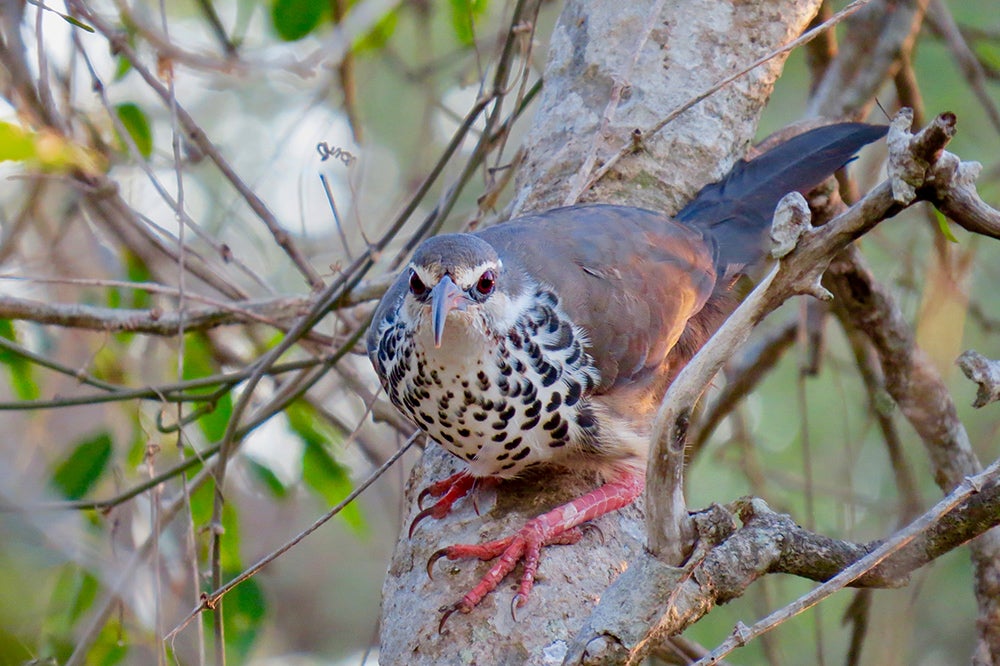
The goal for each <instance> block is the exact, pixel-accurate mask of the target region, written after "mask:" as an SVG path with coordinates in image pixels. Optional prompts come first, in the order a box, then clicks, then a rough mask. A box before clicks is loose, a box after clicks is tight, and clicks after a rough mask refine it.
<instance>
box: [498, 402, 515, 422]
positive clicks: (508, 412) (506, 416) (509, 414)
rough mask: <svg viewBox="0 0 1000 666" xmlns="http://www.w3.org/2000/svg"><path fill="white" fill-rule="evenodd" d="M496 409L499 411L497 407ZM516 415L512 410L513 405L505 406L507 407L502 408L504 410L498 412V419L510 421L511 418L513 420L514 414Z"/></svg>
mask: <svg viewBox="0 0 1000 666" xmlns="http://www.w3.org/2000/svg"><path fill="white" fill-rule="evenodd" d="M501 406H502V405H501ZM498 409H499V407H498ZM516 413H517V410H516V409H514V405H507V407H506V408H504V410H503V411H501V412H500V418H501V419H503V420H504V421H510V420H511V418H513V416H514V414H516Z"/></svg>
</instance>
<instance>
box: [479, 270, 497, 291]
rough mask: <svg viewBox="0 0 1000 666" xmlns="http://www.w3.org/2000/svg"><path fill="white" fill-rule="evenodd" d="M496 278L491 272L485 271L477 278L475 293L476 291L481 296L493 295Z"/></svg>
mask: <svg viewBox="0 0 1000 666" xmlns="http://www.w3.org/2000/svg"><path fill="white" fill-rule="evenodd" d="M496 283H497V276H496V273H494V272H493V271H486V272H485V273H483V274H482V275H480V276H479V282H477V283H476V291H478V292H479V293H480V294H482V295H483V296H489V295H490V294H492V293H493V287H495V286H496Z"/></svg>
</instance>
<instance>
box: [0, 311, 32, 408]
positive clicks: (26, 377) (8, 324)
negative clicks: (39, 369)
mask: <svg viewBox="0 0 1000 666" xmlns="http://www.w3.org/2000/svg"><path fill="white" fill-rule="evenodd" d="M0 337H2V338H5V339H7V340H10V341H11V342H17V335H16V333H15V331H14V322H12V321H11V320H9V319H0ZM0 365H5V366H7V369H8V372H9V373H10V383H11V386H12V387H13V388H14V395H16V396H17V399H18V400H38V398H39V396H40V395H41V391H40V390H39V389H38V384H37V383H36V382H35V377H34V374H35V373H34V371H33V368H34V366H33V365H32V364H31V362H30V361H29V360H28V359H26V358H24V357H23V356H18V355H17V354H15V353H14V352H12V351H8V350H6V349H0Z"/></svg>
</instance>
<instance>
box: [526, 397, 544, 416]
mask: <svg viewBox="0 0 1000 666" xmlns="http://www.w3.org/2000/svg"><path fill="white" fill-rule="evenodd" d="M541 411H542V401H541V400H535V401H534V402H533V403H531V406H530V407H528V408H527V409H526V410H524V415H525V416H527V417H528V418H532V417H534V416H538V414H539V412H541Z"/></svg>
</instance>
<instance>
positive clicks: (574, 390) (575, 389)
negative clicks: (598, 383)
mask: <svg viewBox="0 0 1000 666" xmlns="http://www.w3.org/2000/svg"><path fill="white" fill-rule="evenodd" d="M581 392H582V389H581V388H580V384H579V383H578V382H574V381H569V382H566V396H565V402H566V406H567V407H572V406H573V405H575V404H576V403H577V402H579V400H580V394H581Z"/></svg>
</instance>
